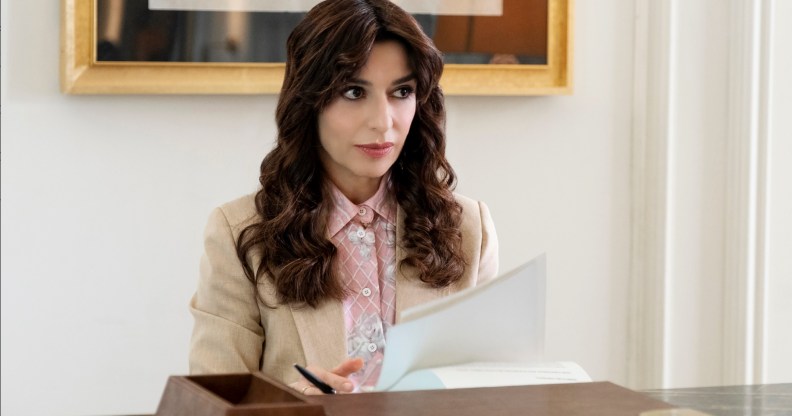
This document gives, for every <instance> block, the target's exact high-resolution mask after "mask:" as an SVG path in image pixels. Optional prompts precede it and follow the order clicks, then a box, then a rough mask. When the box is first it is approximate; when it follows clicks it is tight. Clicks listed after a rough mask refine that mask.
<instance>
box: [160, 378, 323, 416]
mask: <svg viewBox="0 0 792 416" xmlns="http://www.w3.org/2000/svg"><path fill="white" fill-rule="evenodd" d="M261 414H266V415H272V416H325V412H324V408H323V407H322V405H321V404H316V403H309V402H308V401H307V400H305V397H304V396H301V395H299V394H298V393H296V392H294V391H293V390H292V389H290V388H289V387H286V386H284V385H283V384H281V383H279V382H277V381H275V380H273V379H271V378H269V377H267V376H265V375H264V374H261V373H254V374H249V373H248V374H220V375H206V376H172V377H170V378H168V384H167V385H166V386H165V392H164V393H163V394H162V399H161V400H160V403H159V407H158V408H157V414H156V416H188V415H189V416H253V415H261Z"/></svg>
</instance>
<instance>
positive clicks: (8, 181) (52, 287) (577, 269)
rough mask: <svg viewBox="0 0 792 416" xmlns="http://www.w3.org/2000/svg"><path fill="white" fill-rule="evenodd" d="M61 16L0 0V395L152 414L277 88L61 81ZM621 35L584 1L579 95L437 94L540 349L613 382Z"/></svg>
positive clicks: (621, 183)
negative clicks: (95, 90)
mask: <svg viewBox="0 0 792 416" xmlns="http://www.w3.org/2000/svg"><path fill="white" fill-rule="evenodd" d="M58 17H59V10H58V8H57V7H53V2H51V1H45V0H28V1H22V0H18V1H14V0H12V1H4V2H2V26H1V27H2V68H1V69H2V107H1V110H0V114H1V115H2V198H1V201H2V262H0V264H1V267H2V269H1V272H0V275H1V276H2V291H1V293H2V347H1V348H0V351H1V352H2V379H3V381H2V397H3V400H2V413H3V414H52V415H61V414H62V415H66V414H132V413H151V412H153V411H154V409H155V407H156V404H157V401H158V399H159V396H160V394H161V393H162V388H163V387H164V384H165V381H166V377H167V376H168V375H170V374H182V373H185V372H186V371H187V365H186V354H187V343H188V340H189V334H190V330H191V326H192V321H191V318H190V316H189V314H188V312H187V308H186V304H187V301H188V299H189V296H190V295H191V294H192V291H193V289H194V286H195V279H196V275H197V264H198V258H199V256H200V253H201V232H202V228H203V225H204V221H205V219H206V217H207V215H208V213H209V211H210V209H211V208H212V207H214V206H215V205H217V204H219V203H221V202H224V201H226V200H229V199H231V198H233V197H235V196H237V195H240V194H243V193H246V192H250V191H253V190H254V189H255V187H256V177H257V168H258V163H259V161H260V159H261V157H262V155H263V154H264V153H265V152H266V151H267V149H269V147H270V145H271V143H272V139H273V137H274V135H275V130H274V122H273V112H274V107H275V103H276V98H275V97H273V96H254V97H244V96H221V97H207V96H178V97H156V96H139V97H135V96H115V97H77V96H64V95H61V94H60V93H59V92H58V42H59V39H58V36H59V21H58ZM702 30H705V29H702ZM694 35H695V33H694ZM702 35H706V33H705V32H702ZM633 40H634V36H633V5H632V3H631V2H629V1H624V0H601V1H596V2H591V1H578V2H576V8H575V71H574V78H575V84H576V88H575V92H574V95H572V96H568V97H533V98H527V97H522V98H498V97H479V98H473V97H449V99H448V100H447V104H448V112H449V123H448V133H449V157H450V159H451V160H452V163H453V164H454V166H455V168H456V169H457V171H458V173H459V177H460V186H459V190H460V191H462V192H463V193H466V194H468V195H470V196H472V197H475V198H479V199H482V200H484V201H486V202H487V203H488V204H489V206H490V208H491V210H492V213H493V216H494V219H495V221H496V224H497V225H498V232H499V237H500V241H501V260H502V268H503V270H504V271H505V270H508V269H511V268H513V267H515V266H517V265H518V264H519V263H521V262H523V261H526V260H528V259H530V258H531V257H533V256H534V255H536V254H539V253H541V252H547V254H548V274H549V281H548V302H547V304H548V322H547V325H548V330H547V332H548V333H547V352H548V358H551V359H569V360H574V361H577V362H579V363H580V364H581V365H582V366H583V367H584V368H586V369H587V370H588V371H589V373H590V374H591V376H592V377H593V378H594V379H598V380H611V381H614V382H616V383H626V381H627V380H626V379H627V351H626V349H627V341H628V340H627V330H626V324H627V304H628V302H627V300H628V299H627V297H628V291H627V285H628V277H629V276H628V274H629V267H630V259H629V252H630V249H629V247H630V227H631V223H630V215H631V214H630V212H631V211H630V172H631V168H630V164H631V159H630V157H631V156H630V147H631V143H632V137H631V128H632V121H633V120H632V117H633V114H632V108H633V106H632V97H633V95H632V78H633V73H632V71H633ZM712 53H719V52H717V51H713V52H712ZM713 82H714V81H713ZM707 91H709V90H704V91H701V90H699V91H698V92H696V94H707V93H708V92H707ZM717 97H718V95H717V93H716V95H715V96H706V97H702V98H701V100H710V101H711V100H714V99H717ZM787 97H788V96H787ZM786 103H787V104H784V105H787V106H788V101H787V102H786ZM711 128H713V129H715V130H717V129H718V127H717V126H711ZM786 137H789V136H786ZM779 186H780V185H779ZM787 235H788V234H787ZM787 238H788V237H787ZM787 241H788V240H787ZM787 270H788V269H787ZM773 322H776V321H773ZM682 324H684V323H682ZM776 325H777V323H776ZM785 339H786V340H787V341H788V338H785ZM774 354H777V352H774ZM705 376H706V377H708V376H707V375H705ZM706 377H704V378H699V379H695V378H694V379H693V381H694V382H701V380H702V379H704V380H707V379H708V378H706ZM784 377H787V378H788V375H787V374H782V375H781V376H779V378H784ZM787 381H788V380H787ZM41 390H45V391H47V394H48V400H46V401H42V400H39V399H38V398H39V397H41V396H40V391H41Z"/></svg>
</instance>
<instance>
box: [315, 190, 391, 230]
mask: <svg viewBox="0 0 792 416" xmlns="http://www.w3.org/2000/svg"><path fill="white" fill-rule="evenodd" d="M327 182H328V186H329V187H330V197H331V201H332V204H333V207H332V208H331V209H330V217H329V222H328V224H327V235H328V237H332V236H334V235H336V234H337V233H338V232H339V231H341V229H342V228H344V227H345V226H346V225H347V224H348V223H349V221H351V220H352V219H353V218H355V216H356V215H357V214H358V209H359V208H360V207H362V206H366V207H368V208H370V209H373V210H374V212H375V213H376V214H377V215H379V216H380V217H382V218H384V219H385V221H387V222H388V223H390V224H391V225H394V226H395V225H396V202H395V200H394V198H393V193H392V192H391V190H392V187H391V185H390V177H388V176H385V177H383V178H382V180H380V184H379V187H378V188H377V192H375V193H374V195H372V196H371V198H369V199H368V200H366V201H365V202H363V203H362V204H354V203H352V201H350V200H349V198H347V197H346V195H344V194H343V193H342V192H341V190H339V189H338V187H337V186H335V184H334V183H333V182H332V181H327Z"/></svg>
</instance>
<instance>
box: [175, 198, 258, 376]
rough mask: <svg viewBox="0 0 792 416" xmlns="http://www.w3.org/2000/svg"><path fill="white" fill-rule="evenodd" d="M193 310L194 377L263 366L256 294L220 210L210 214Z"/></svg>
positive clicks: (226, 220) (191, 359) (192, 304)
mask: <svg viewBox="0 0 792 416" xmlns="http://www.w3.org/2000/svg"><path fill="white" fill-rule="evenodd" d="M190 312H191V313H192V315H193V317H194V319H195V326H194V327H193V333H192V340H191V342H190V355H189V357H190V358H189V361H190V373H191V374H207V373H234V372H253V371H257V370H258V369H259V368H260V361H261V354H262V351H263V344H264V329H263V328H262V326H261V315H260V311H259V309H258V302H257V299H256V291H255V288H254V285H253V284H252V283H251V282H250V281H249V280H248V279H247V277H246V276H245V273H244V271H243V269H242V264H241V263H240V262H239V260H238V258H237V254H236V245H235V239H234V234H233V232H232V228H231V225H230V224H229V222H228V219H227V217H226V215H225V214H224V213H223V211H222V210H221V209H220V208H217V209H215V210H214V211H213V212H212V214H211V215H210V218H209V222H208V223H207V225H206V229H205V232H204V254H203V256H202V258H201V264H200V277H199V280H198V289H197V291H196V293H195V295H194V296H193V298H192V300H191V302H190Z"/></svg>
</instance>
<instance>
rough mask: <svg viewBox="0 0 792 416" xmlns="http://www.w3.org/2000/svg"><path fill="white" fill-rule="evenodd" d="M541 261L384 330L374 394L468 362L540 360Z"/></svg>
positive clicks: (542, 318) (421, 309)
mask: <svg viewBox="0 0 792 416" xmlns="http://www.w3.org/2000/svg"><path fill="white" fill-rule="evenodd" d="M544 322H545V256H544V255H541V256H539V257H537V258H535V259H533V260H531V261H530V262H529V263H527V264H524V265H522V266H520V267H518V268H517V269H515V270H513V271H511V272H509V273H507V274H505V275H502V276H501V277H498V278H496V279H495V280H493V281H491V282H488V283H486V284H484V285H481V286H477V287H474V288H471V289H468V290H465V291H462V292H459V293H456V294H454V295H451V296H448V297H446V298H442V299H438V300H437V301H435V302H430V303H428V304H426V305H421V306H418V307H416V308H414V309H411V310H408V311H405V312H404V313H403V314H402V322H401V323H400V324H398V325H396V326H394V327H393V328H391V329H390V330H389V331H388V339H387V346H386V352H385V360H384V362H383V366H382V372H381V373H380V379H379V382H378V383H377V387H376V390H380V391H381V390H387V389H388V388H389V387H391V386H393V385H394V384H395V383H396V382H397V381H398V380H399V379H400V378H402V377H403V376H404V375H405V374H407V373H409V372H410V371H413V370H417V369H425V368H432V367H442V366H450V365H458V364H465V363H471V362H512V363H519V362H523V363H531V362H541V361H543V359H544Z"/></svg>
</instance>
